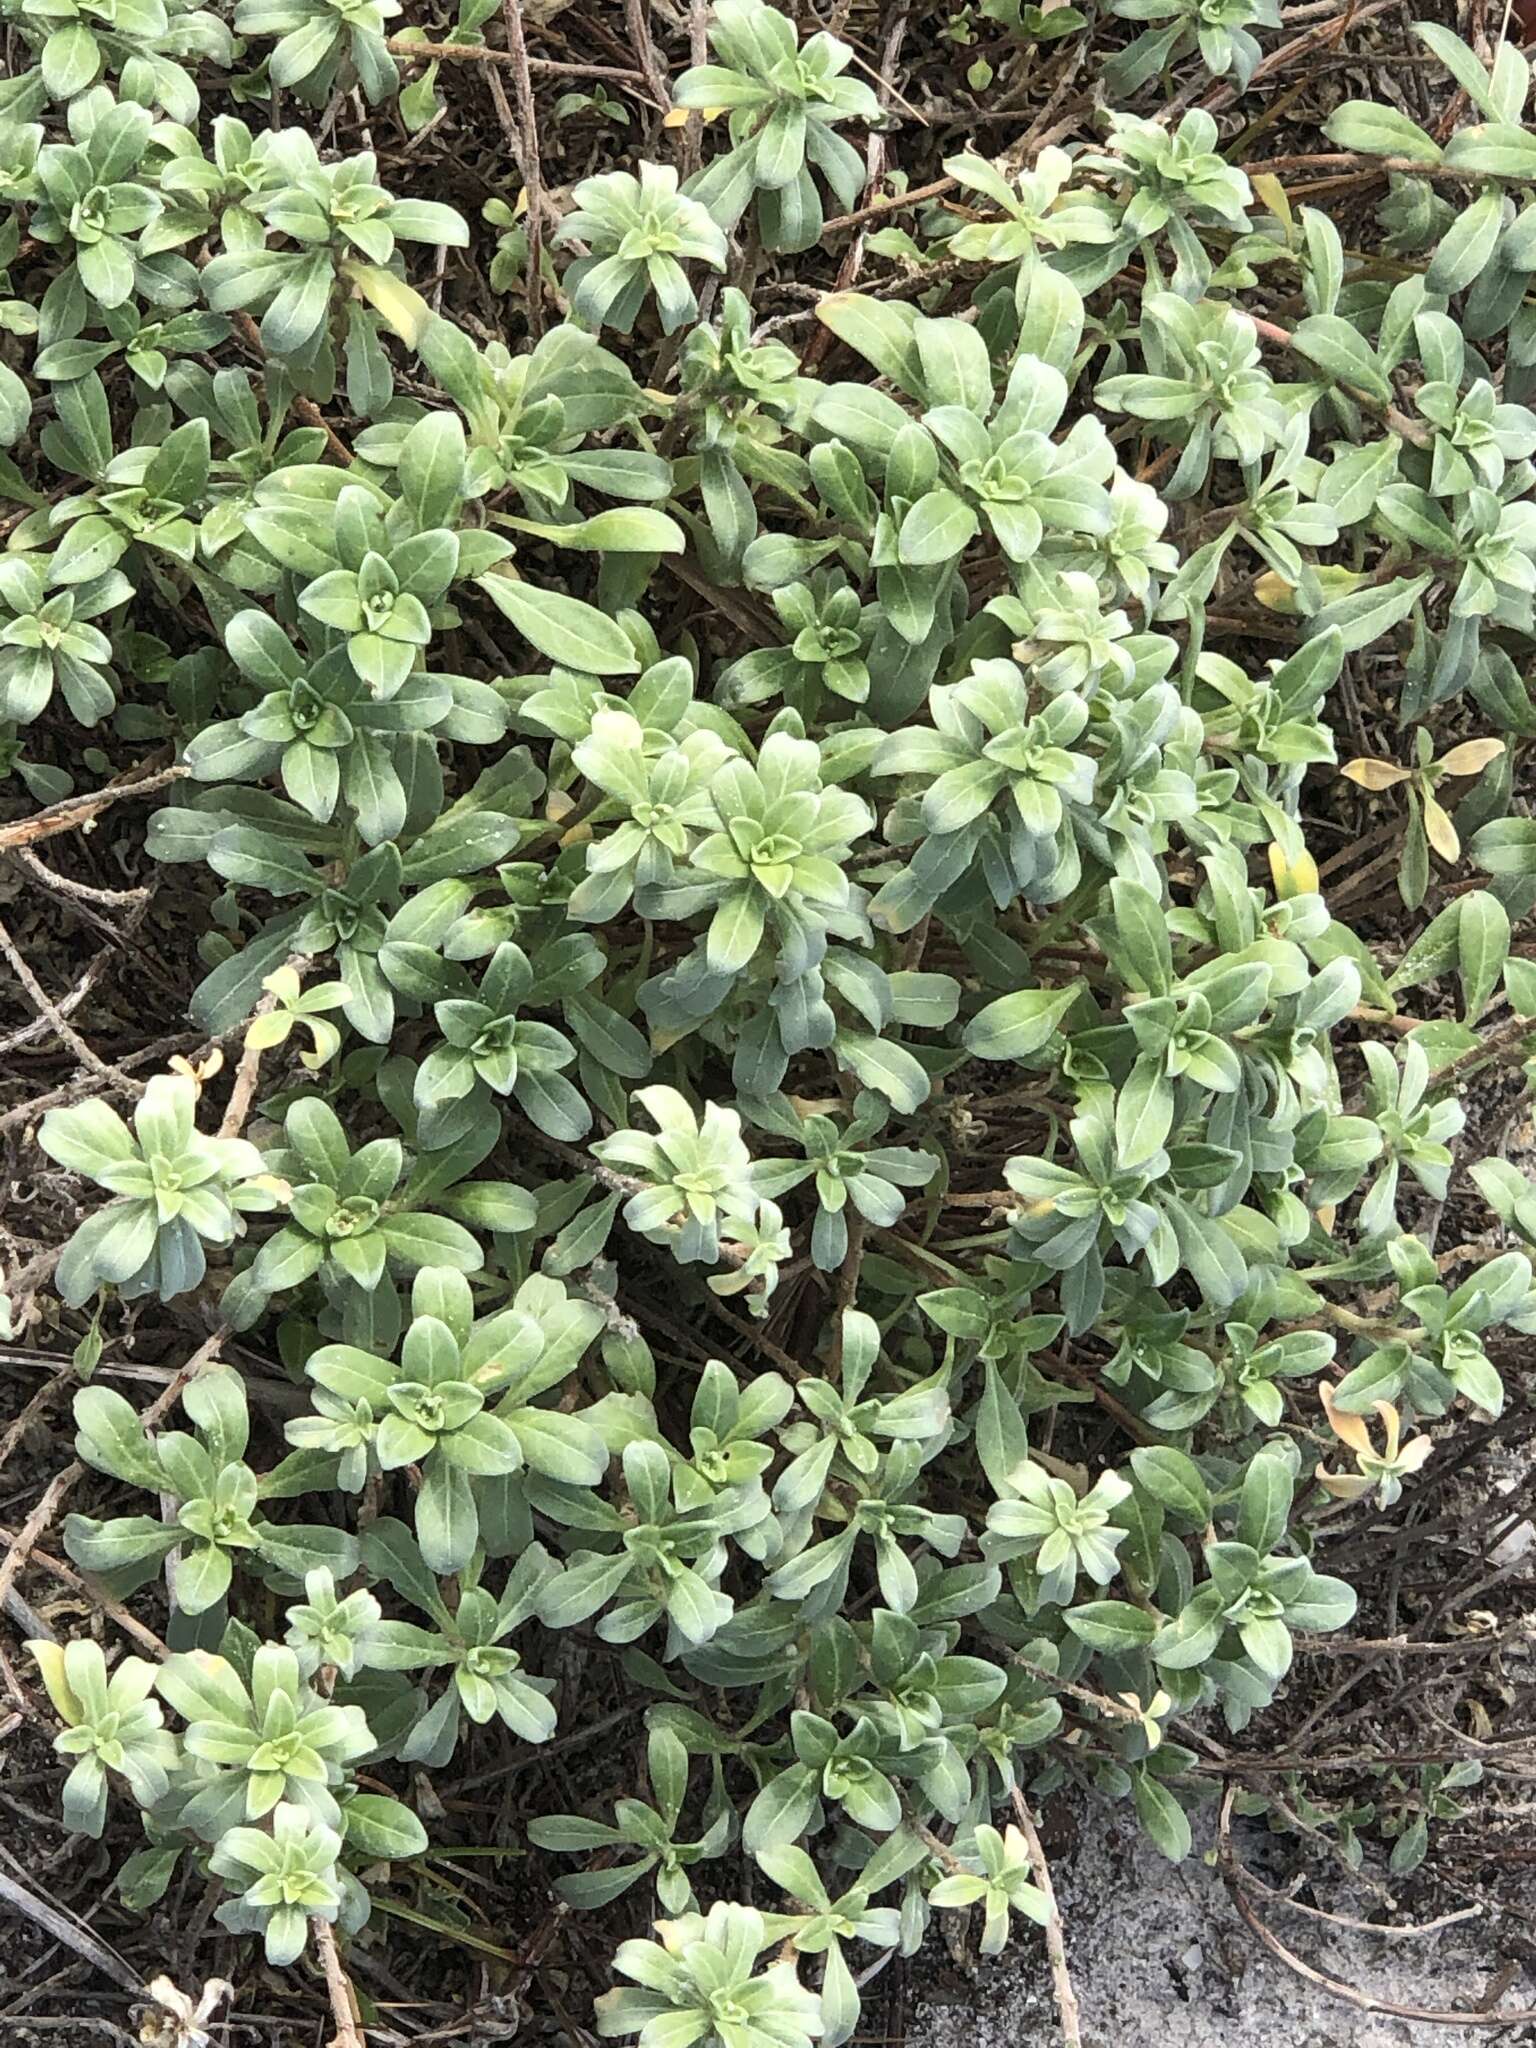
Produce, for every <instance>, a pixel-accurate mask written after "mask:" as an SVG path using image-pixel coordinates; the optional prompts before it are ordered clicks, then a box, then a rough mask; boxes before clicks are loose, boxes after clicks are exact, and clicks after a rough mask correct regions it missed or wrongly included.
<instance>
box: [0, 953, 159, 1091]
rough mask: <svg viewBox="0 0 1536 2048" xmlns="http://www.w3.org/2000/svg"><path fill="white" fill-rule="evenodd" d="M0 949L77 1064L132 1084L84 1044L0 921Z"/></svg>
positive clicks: (40, 1014)
mask: <svg viewBox="0 0 1536 2048" xmlns="http://www.w3.org/2000/svg"><path fill="white" fill-rule="evenodd" d="M0 953H3V954H4V956H5V958H6V960H7V961H8V962H9V964H10V968H11V972H12V973H13V974H14V975H15V977H16V979H17V980H18V981H19V982H20V983H21V985H22V987H23V988H24V989H25V990H26V992H27V995H28V996H29V998H30V999H31V1001H32V1003H33V1005H34V1006H35V1008H36V1009H37V1012H38V1014H39V1016H40V1017H42V1018H44V1019H45V1020H46V1021H47V1023H48V1024H49V1026H50V1027H51V1028H52V1030H53V1032H54V1035H55V1036H56V1037H57V1038H58V1039H59V1041H60V1043H61V1044H64V1045H67V1046H68V1047H69V1049H70V1051H71V1052H72V1053H73V1054H74V1056H75V1058H76V1059H77V1060H79V1062H80V1064H81V1065H82V1066H84V1067H89V1068H90V1070H91V1072H92V1073H93V1074H95V1075H97V1076H98V1077H99V1078H100V1079H102V1080H105V1081H116V1082H119V1083H125V1084H126V1085H127V1086H129V1087H132V1085H133V1084H132V1083H131V1082H129V1081H128V1080H127V1076H126V1075H123V1074H120V1073H119V1072H118V1071H117V1069H116V1067H113V1066H109V1065H108V1063H107V1061H105V1060H104V1059H102V1058H101V1057H100V1055H99V1054H98V1053H96V1052H94V1051H93V1050H92V1048H91V1047H90V1046H89V1045H87V1044H86V1042H85V1040H84V1039H83V1038H82V1037H81V1036H80V1034H79V1032H78V1031H77V1030H76V1029H75V1027H74V1025H73V1024H71V1023H70V1021H69V1019H68V1018H67V1017H66V1016H65V1015H64V1013H63V1011H62V1010H61V1009H60V1008H59V1006H58V1004H57V1003H56V1002H55V1001H54V1000H53V998H52V996H50V995H49V993H48V991H47V990H46V989H45V988H44V987H43V985H42V983H41V982H40V981H39V980H38V978H37V976H36V975H35V974H34V973H33V972H32V970H31V968H30V967H29V966H28V965H27V962H26V959H25V957H24V956H23V954H22V952H21V951H20V949H19V947H18V946H17V944H16V942H15V940H14V939H13V938H12V937H11V935H10V933H9V932H8V931H7V930H6V928H5V925H4V923H3V922H0ZM84 992H85V991H84V990H83V989H82V990H81V994H82V995H83V994H84Z"/></svg>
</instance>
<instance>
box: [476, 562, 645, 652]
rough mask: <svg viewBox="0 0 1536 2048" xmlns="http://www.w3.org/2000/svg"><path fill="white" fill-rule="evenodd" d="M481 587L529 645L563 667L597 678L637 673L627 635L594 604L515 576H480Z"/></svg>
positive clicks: (478, 580)
mask: <svg viewBox="0 0 1536 2048" xmlns="http://www.w3.org/2000/svg"><path fill="white" fill-rule="evenodd" d="M476 582H477V584H478V586H479V588H480V589H481V590H483V591H484V592H485V593H486V595H487V596H488V597H489V598H490V600H491V602H492V603H493V604H494V605H495V606H496V608H497V610H498V611H500V612H502V613H504V614H505V616H506V617H507V618H509V619H510V620H511V621H512V623H513V625H514V626H516V628H517V630H518V631H519V633H521V634H522V636H523V638H524V639H525V640H526V641H527V642H528V643H529V645H530V646H532V647H534V648H536V649H537V651H538V652H539V653H540V654H542V655H544V656H545V657H546V658H547V659H548V660H550V661H555V662H558V663H559V664H560V665H561V667H562V668H573V669H577V670H579V671H581V672H582V673H584V674H586V675H593V676H628V675H634V674H636V673H637V672H638V670H639V667H640V663H639V661H638V660H637V658H636V656H635V650H634V649H633V647H631V646H630V644H629V641H628V639H627V638H626V637H625V635H624V633H623V632H622V630H621V629H620V628H619V627H618V626H617V625H615V623H614V622H613V620H612V619H610V618H609V617H608V616H607V615H606V613H604V612H600V611H597V610H596V609H595V608H594V607H593V606H592V605H589V604H583V603H582V602H581V600H580V599H579V598H574V597H566V596H565V595H564V594H563V592H561V591H558V590H540V589H539V588H538V587H537V585H535V584H532V583H523V582H519V581H518V580H517V579H516V578H514V577H511V576H499V575H487V576H480V577H477V578H476Z"/></svg>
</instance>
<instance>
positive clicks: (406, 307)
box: [341, 263, 435, 348]
mask: <svg viewBox="0 0 1536 2048" xmlns="http://www.w3.org/2000/svg"><path fill="white" fill-rule="evenodd" d="M341 269H342V275H343V276H344V277H345V278H346V279H347V280H348V282H349V283H351V284H353V285H355V286H356V287H357V289H358V291H359V292H361V294H362V296H363V297H364V298H365V299H366V300H367V301H368V303H369V305H370V306H372V307H373V309H374V311H375V312H376V313H377V314H378V315H379V316H380V318H381V319H382V320H383V321H384V324H385V326H386V327H388V328H389V329H390V331H391V332H392V333H394V334H398V335H399V337H400V339H401V340H402V341H403V342H404V343H405V345H406V347H407V348H419V347H420V346H421V337H422V336H423V335H424V334H425V333H426V331H427V324H428V322H429V321H431V320H432V319H433V318H435V315H434V314H433V311H432V308H431V307H430V306H429V305H428V304H427V302H426V300H425V299H424V298H423V297H422V296H421V293H420V292H414V291H412V290H411V287H410V286H409V285H408V284H405V283H404V282H402V280H401V279H400V278H398V277H394V276H392V275H391V274H390V272H389V271H387V270H381V269H380V268H379V267H378V265H377V264H375V263H344V264H343V265H342V266H341Z"/></svg>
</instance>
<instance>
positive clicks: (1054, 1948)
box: [1013, 1785, 1083, 2048]
mask: <svg viewBox="0 0 1536 2048" xmlns="http://www.w3.org/2000/svg"><path fill="white" fill-rule="evenodd" d="M1013 1810H1014V1813H1015V1815H1016V1816H1017V1817H1018V1823H1019V1832H1020V1833H1021V1834H1022V1835H1023V1837H1024V1840H1025V1843H1026V1845H1027V1846H1028V1849H1029V1864H1030V1868H1031V1869H1032V1870H1033V1871H1034V1873H1035V1883H1036V1884H1037V1885H1038V1886H1039V1887H1040V1889H1041V1891H1042V1892H1044V1894H1045V1903H1046V1905H1047V1906H1048V1907H1049V1908H1050V1913H1049V1917H1048V1918H1047V1920H1046V1923H1045V1952H1046V1954H1047V1955H1048V1956H1049V1957H1050V1959H1051V1989H1052V1991H1053V1992H1054V1993H1055V1994H1056V2011H1057V2013H1058V2014H1059V2015H1060V2018H1061V2038H1062V2040H1063V2041H1064V2042H1065V2043H1066V2048H1082V2041H1083V2023H1082V2015H1081V2014H1080V2012H1079V2011H1078V2005H1077V1993H1076V1992H1075V1991H1074V1990H1073V1988H1072V1973H1071V1971H1070V1970H1069V1969H1068V1968H1067V1947H1066V1943H1065V1942H1064V1941H1063V1939H1062V1934H1061V1908H1060V1906H1058V1905H1057V1903H1056V1887H1055V1885H1053V1884H1052V1883H1051V1866H1050V1864H1049V1863H1048V1862H1047V1861H1046V1857H1045V1846H1044V1844H1043V1843H1042V1842H1041V1840H1040V1830H1039V1829H1038V1828H1037V1827H1036V1826H1035V1819H1034V1815H1033V1814H1032V1813H1031V1812H1030V1810H1029V1808H1028V1807H1027V1806H1026V1805H1025V1803H1024V1794H1023V1793H1022V1792H1021V1791H1020V1790H1019V1788H1018V1786H1017V1785H1015V1786H1014V1788H1013Z"/></svg>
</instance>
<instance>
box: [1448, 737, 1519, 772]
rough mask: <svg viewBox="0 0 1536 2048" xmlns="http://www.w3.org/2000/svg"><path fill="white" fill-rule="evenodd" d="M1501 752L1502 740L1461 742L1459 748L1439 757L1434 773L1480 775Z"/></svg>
mask: <svg viewBox="0 0 1536 2048" xmlns="http://www.w3.org/2000/svg"><path fill="white" fill-rule="evenodd" d="M1503 751H1504V742H1503V741H1502V740H1463V741H1462V743H1461V745H1460V746H1459V747H1452V748H1451V750H1450V752H1449V753H1448V754H1442V755H1441V756H1440V758H1439V760H1438V761H1437V762H1436V763H1435V771H1436V773H1437V774H1440V775H1480V774H1481V773H1482V771H1483V770H1484V769H1485V768H1486V767H1487V766H1488V764H1489V762H1490V761H1497V759H1498V758H1499V756H1500V754H1502V753H1503Z"/></svg>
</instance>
